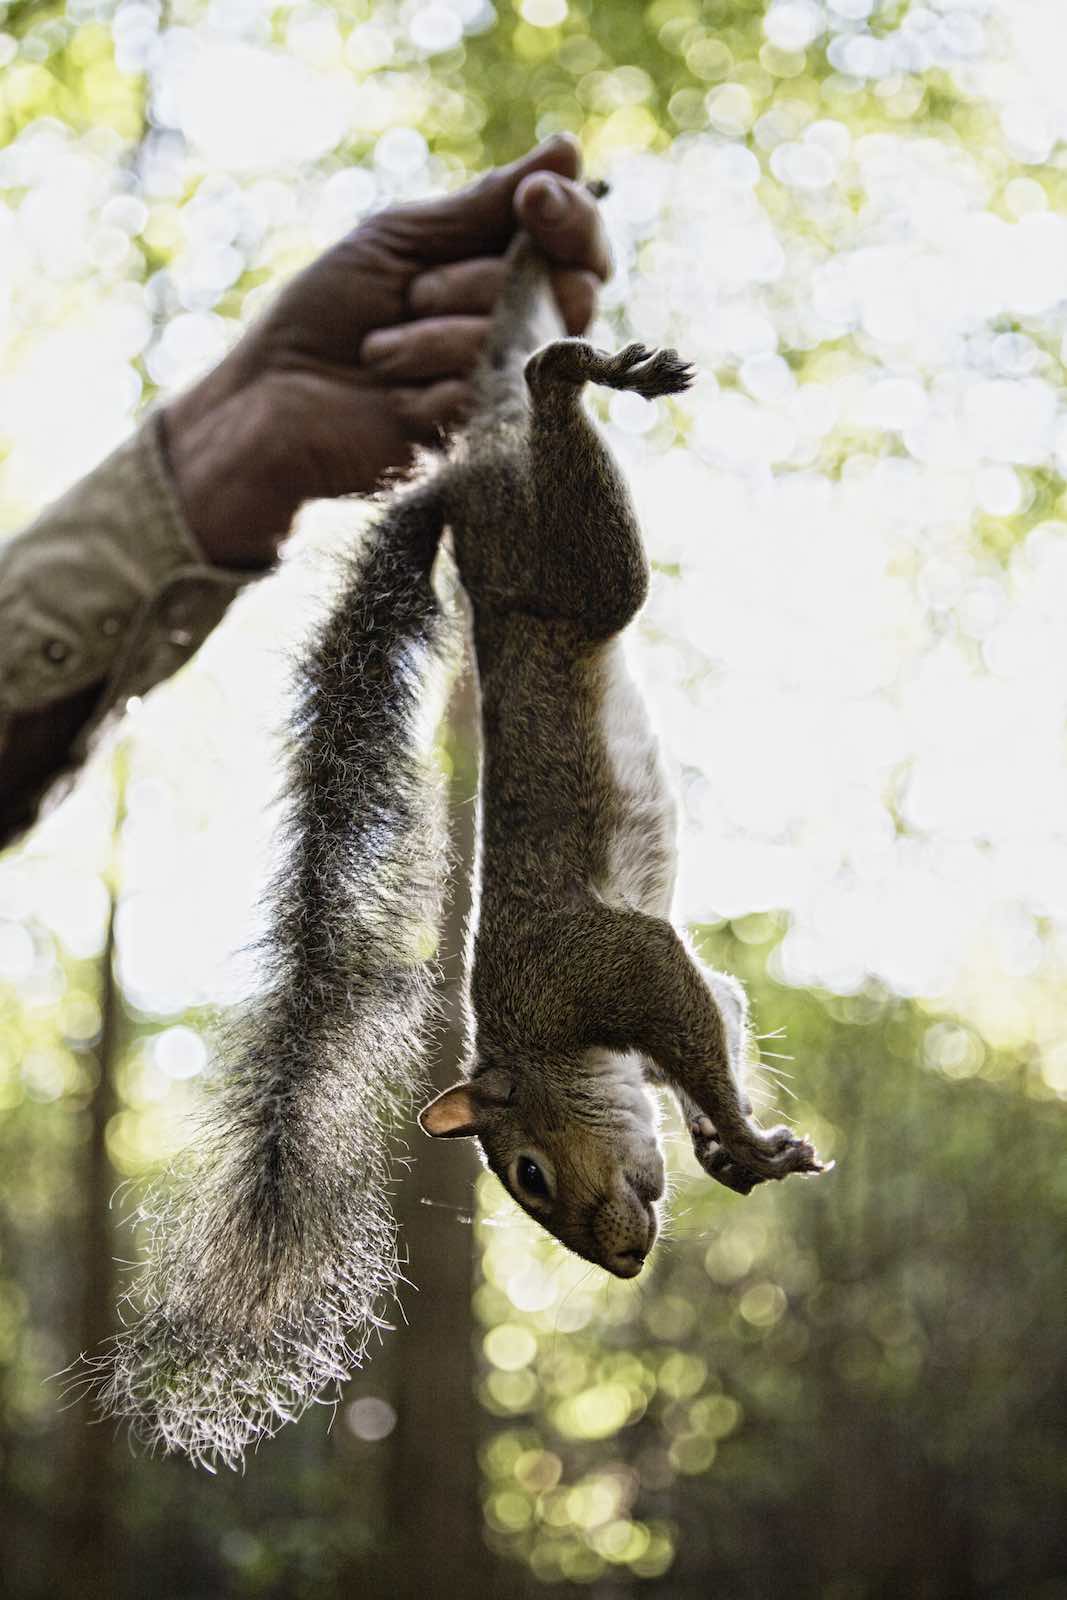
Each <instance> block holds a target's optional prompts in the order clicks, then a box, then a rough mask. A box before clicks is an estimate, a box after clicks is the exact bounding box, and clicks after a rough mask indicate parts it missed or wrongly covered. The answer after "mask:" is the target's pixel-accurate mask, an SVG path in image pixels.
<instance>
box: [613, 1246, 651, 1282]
mask: <svg viewBox="0 0 1067 1600" xmlns="http://www.w3.org/2000/svg"><path fill="white" fill-rule="evenodd" d="M647 1255H648V1252H647V1250H638V1249H637V1247H636V1246H635V1247H634V1248H632V1249H630V1250H615V1251H613V1252H612V1254H611V1256H610V1257H609V1258H608V1260H607V1261H606V1262H605V1263H604V1265H605V1266H606V1267H607V1269H608V1271H609V1272H613V1273H614V1274H615V1276H616V1277H617V1278H636V1277H637V1274H638V1273H639V1272H640V1271H641V1268H642V1267H643V1266H644V1264H645V1259H646V1257H647Z"/></svg>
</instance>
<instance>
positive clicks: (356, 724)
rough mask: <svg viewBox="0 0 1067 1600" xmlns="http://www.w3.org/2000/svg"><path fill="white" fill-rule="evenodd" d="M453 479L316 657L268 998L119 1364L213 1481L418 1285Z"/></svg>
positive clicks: (352, 569)
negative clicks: (438, 562)
mask: <svg viewBox="0 0 1067 1600" xmlns="http://www.w3.org/2000/svg"><path fill="white" fill-rule="evenodd" d="M440 531H441V513H440V507H439V501H438V498H437V496H436V494H435V489H434V485H433V483H432V482H430V483H429V484H426V485H423V486H421V487H415V488H412V489H410V490H409V491H407V492H406V493H402V494H401V495H400V496H398V497H397V498H395V499H393V500H392V501H391V502H390V503H388V504H387V505H386V506H385V507H384V508H383V510H382V511H381V512H380V514H379V517H378V520H377V523H376V524H375V526H374V527H373V528H372V530H371V531H370V532H369V534H368V536H367V538H366V540H365V541H364V543H363V544H362V545H361V547H360V549H359V551H358V552H357V553H356V554H355V555H354V556H353V557H352V558H351V561H350V563H349V567H348V571H347V573H346V578H345V582H344V585H343V591H342V594H341V597H340V599H339V601H338V602H337V604H336V605H335V607H334V609H333V610H332V612H331V614H330V615H329V616H328V618H327V619H326V620H325V622H324V623H323V624H322V625H321V627H320V629H319V631H318V633H317V636H316V637H315V638H314V639H313V640H312V641H311V643H310V645H309V646H308V648H307V649H306V650H305V652H304V656H303V659H302V661H301V663H300V666H299V669H298V699H297V706H296V712H295V716H294V718H293V724H292V750H291V757H290V763H289V781H288V788H287V802H288V820H287V824H286V828H285V832H284V835H283V840H284V845H285V851H284V858H283V860H282V862H281V865H280V867H279V869H278V871H277V873H276V875H275V877H274V880H273V884H272V887H271V889H270V891H269V897H268V906H267V909H268V912H269V917H268V931H267V934H266V936H265V938H264V940H263V942H262V954H263V962H264V969H265V976H266V982H265V984H264V987H263V990H262V993H261V994H260V996H259V997H258V998H257V999H256V1000H255V1001H254V1002H253V1003H251V1004H250V1005H249V1006H248V1008H247V1009H246V1010H245V1011H243V1012H242V1013H241V1014H239V1015H238V1016H237V1017H236V1018H235V1019H234V1020H233V1022H232V1023H231V1024H230V1026H229V1028H228V1029H227V1032H226V1035H225V1036H224V1037H223V1039H222V1047H221V1051H220V1061H221V1066H220V1071H219V1074H218V1079H217V1083H216V1084H215V1086H214V1089H213V1091H212V1092H211V1093H210V1095H209V1101H210V1103H209V1105H208V1108H207V1111H206V1113H205V1114H204V1118H203V1128H202V1131H201V1137H200V1139H199V1141H198V1145H197V1149H196V1152H195V1154H194V1155H192V1156H191V1157H190V1158H189V1163H188V1166H187V1168H185V1169H181V1170H179V1172H178V1173H177V1174H176V1177H175V1180H174V1181H172V1182H171V1183H169V1184H168V1185H167V1186H166V1189H165V1191H161V1195H163V1196H164V1197H163V1198H160V1197H156V1198H154V1199H152V1200H151V1201H150V1202H149V1203H148V1204H147V1205H145V1206H144V1207H142V1209H141V1212H140V1214H139V1216H140V1221H141V1222H142V1223H143V1224H144V1225H145V1226H146V1228H147V1232H148V1234H149V1254H148V1259H147V1262H146V1265H145V1266H144V1268H143V1269H142V1270H141V1271H140V1273H139V1275H138V1278H137V1280H136V1282H135V1284H134V1287H133V1289H132V1291H131V1293H130V1295H129V1297H128V1306H127V1317H126V1320H127V1326H126V1327H125V1329H124V1330H123V1332H121V1333H120V1334H119V1335H118V1336H117V1337H116V1339H115V1340H114V1341H113V1344H112V1346H111V1347H110V1348H109V1350H108V1352H107V1353H106V1354H105V1355H103V1356H101V1357H99V1358H96V1359H95V1360H94V1361H93V1363H92V1365H93V1366H94V1368H95V1388H96V1395H97V1399H98V1402H99V1404H100V1407H101V1409H102V1411H103V1412H104V1413H105V1414H107V1415H111V1416H115V1417H119V1418H123V1419H126V1420H128V1422H129V1424H130V1428H131V1432H132V1434H133V1437H134V1439H135V1440H136V1441H139V1442H141V1443H142V1444H144V1445H147V1446H149V1447H152V1448H161V1449H163V1450H164V1451H184V1452H185V1453H186V1454H187V1455H189V1456H190V1457H191V1458H192V1459H193V1460H194V1461H196V1462H198V1463H200V1464H202V1465H205V1466H209V1467H210V1466H212V1465H213V1464H214V1463H215V1462H222V1463H225V1464H226V1465H229V1466H236V1465H238V1464H239V1463H240V1461H241V1459H242V1456H243V1454H244V1451H245V1450H246V1448H247V1447H248V1446H249V1445H254V1444H255V1443H256V1442H257V1441H259V1440H260V1439H262V1438H264V1437H267V1436H269V1435H271V1434H272V1433H274V1432H275V1431H276V1430H277V1429H278V1428H279V1427H280V1426H281V1424H282V1423H284V1422H288V1421H291V1420H294V1419H295V1418H296V1417H298V1416H299V1415H300V1413H301V1412H302V1411H303V1410H304V1409H305V1408H306V1407H307V1406H308V1405H309V1404H311V1403H312V1402H313V1401H315V1400H317V1399H320V1398H322V1397H323V1396H324V1395H327V1394H328V1393H330V1392H331V1391H332V1392H336V1386H337V1384H339V1383H340V1382H341V1381H342V1380H344V1379H345V1378H346V1377H347V1376H348V1375H349V1374H350V1373H351V1372H352V1371H353V1370H354V1368H356V1367H358V1366H359V1365H360V1363H361V1361H362V1358H363V1355H364V1352H365V1348H366V1345H367V1342H368V1340H369V1339H370V1338H371V1337H372V1336H373V1334H374V1333H375V1332H376V1330H378V1329H379V1328H380V1327H382V1326H383V1323H382V1320H381V1319H382V1314H383V1309H384V1308H385V1306H386V1305H387V1303H388V1301H389V1299H390V1297H391V1295H392V1293H393V1291H394V1289H395V1287H396V1283H397V1279H398V1276H399V1264H398V1257H397V1239H396V1228H395V1224H394V1221H393V1218H392V1214H391V1211H390V1207H389V1203H388V1190H389V1184H390V1180H391V1176H392V1172H391V1166H392V1157H391V1153H390V1139H391V1129H392V1124H393V1121H394V1118H395V1117H396V1115H397V1114H398V1112H399V1110H400V1109H401V1108H402V1107H403V1106H406V1104H407V1102H408V1100H409V1098H410V1095H411V1094H412V1093H413V1092H414V1091H415V1090H416V1089H417V1087H418V1086H419V1082H420V1078H421V1068H422V1062H423V1060H424V1057H425V1052H426V1045H427V1030H428V1027H429V1025H430V1022H431V1020H432V1015H433V978H434V971H433V956H434V953H435V948H436V936H437V929H438V924H439V916H440V900H441V895H442V883H443V879H444V876H445V875H444V873H443V872H442V870H441V864H442V858H443V853H444V849H445V842H444V834H443V808H442V806H441V804H440V798H439V791H440V783H439V781H438V779H437V778H436V777H435V775H434V772H433V767H432V756H431V751H430V748H429V747H430V744H431V735H432V724H431V722H430V720H429V717H430V714H431V710H432V705H433V702H434V700H435V698H436V697H435V696H434V695H433V693H432V689H433V680H434V677H435V674H436V675H437V677H438V679H440V678H441V677H442V676H444V674H442V673H441V672H440V671H439V669H440V667H441V666H442V663H443V660H444V658H445V656H446V655H447V652H448V647H449V637H450V629H449V627H448V623H447V621H446V619H445V617H444V615H443V613H442V610H441V607H440V606H439V603H438V600H437V598H436V596H435V593H434V590H433V587H432V584H431V578H430V569H431V566H432V563H433V559H434V553H435V550H436V547H437V541H438V536H439V534H440Z"/></svg>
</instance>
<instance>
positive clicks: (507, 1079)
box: [419, 1049, 664, 1278]
mask: <svg viewBox="0 0 1067 1600" xmlns="http://www.w3.org/2000/svg"><path fill="white" fill-rule="evenodd" d="M419 1122H420V1123H421V1125H422V1127H423V1129H424V1130H425V1131H426V1132H427V1133H429V1134H431V1135H432V1136H433V1137H434V1138H437V1139H457V1138H463V1137H474V1138H476V1139H477V1140H478V1142H479V1144H480V1145H481V1149H482V1153H483V1155H484V1157H485V1160H486V1163H487V1165H488V1166H489V1167H490V1168H491V1169H492V1171H493V1172H495V1173H496V1175H497V1177H498V1178H499V1179H500V1181H501V1183H502V1184H503V1185H504V1187H505V1188H506V1189H507V1191H508V1193H509V1194H510V1195H511V1197H512V1199H513V1200H515V1201H517V1203H518V1204H519V1205H520V1206H521V1207H522V1209H523V1210H524V1211H525V1212H526V1213H527V1214H528V1215H529V1216H531V1217H533V1218H534V1220H535V1221H537V1222H539V1223H540V1224H541V1226H542V1227H543V1228H545V1229H547V1231H548V1232H549V1233H551V1234H552V1235H553V1237H554V1238H556V1239H558V1240H559V1241H560V1243H561V1244H564V1245H566V1247H567V1248H568V1250H573V1251H574V1253H575V1255H578V1256H581V1257H582V1258H583V1259H584V1260H586V1261H592V1262H595V1263H596V1265H597V1266H600V1267H604V1268H605V1269H606V1270H607V1271H608V1272H611V1273H613V1274H614V1275H615V1276H616V1277H618V1278H635V1277H636V1276H637V1274H638V1273H639V1272H640V1271H641V1268H642V1267H643V1265H644V1263H645V1258H646V1256H647V1255H648V1253H649V1251H650V1250H651V1248H652V1245H653V1243H654V1241H655V1238H656V1233H657V1231H658V1228H659V1218H658V1215H657V1211H656V1202H657V1201H658V1200H659V1199H660V1197H661V1196H662V1194H663V1188H664V1171H663V1157H662V1154H661V1152H660V1147H659V1140H658V1138H657V1136H656V1112H655V1109H654V1104H653V1101H652V1098H651V1096H650V1095H649V1093H648V1091H647V1090H646V1088H645V1086H644V1082H643V1078H642V1073H641V1064H640V1060H639V1058H638V1057H636V1056H628V1055H624V1054H620V1053H617V1052H615V1051H611V1050H604V1049H594V1050H586V1051H583V1052H581V1055H580V1056H576V1057H574V1058H571V1057H562V1056H561V1057H558V1058H557V1057H544V1058H540V1057H539V1058H533V1057H530V1058H526V1059H523V1060H522V1061H512V1062H509V1063H508V1064H507V1065H503V1064H501V1063H500V1062H493V1063H488V1062H482V1063H480V1064H479V1065H478V1066H476V1067H475V1069H474V1072H473V1073H472V1075H471V1077H470V1078H468V1079H465V1080H464V1081H463V1082H462V1083H457V1084H454V1085H453V1087H452V1088H451V1089H446V1090H445V1092H444V1094H441V1095H438V1097H437V1099H436V1100H433V1101H431V1103H430V1104H429V1105H428V1106H426V1107H425V1108H424V1110H423V1111H422V1113H421V1114H420V1116H419Z"/></svg>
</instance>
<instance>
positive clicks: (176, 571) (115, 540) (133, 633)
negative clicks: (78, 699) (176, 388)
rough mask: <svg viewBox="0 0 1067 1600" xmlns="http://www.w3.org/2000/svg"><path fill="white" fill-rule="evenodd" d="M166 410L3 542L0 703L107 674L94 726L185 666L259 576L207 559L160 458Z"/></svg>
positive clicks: (12, 703) (57, 693) (62, 691)
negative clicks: (239, 594)
mask: <svg viewBox="0 0 1067 1600" xmlns="http://www.w3.org/2000/svg"><path fill="white" fill-rule="evenodd" d="M161 420H162V419H161V416H160V413H159V412H158V411H156V412H153V413H151V414H150V415H149V416H148V417H147V418H146V420H145V421H144V423H143V424H142V426H141V427H140V428H139V430H138V431H137V433H135V434H134V435H133V437H132V438H131V439H129V440H127V442H126V443H125V444H123V445H121V446H120V447H119V449H118V450H116V451H115V452H114V453H113V454H112V455H111V456H109V457H108V458H107V460H106V461H104V462H103V463H102V464H101V465H100V466H99V467H98V468H97V469H96V470H95V471H94V472H93V473H91V474H90V475H89V477H88V478H85V479H83V480H82V481H81V482H80V483H78V484H76V485H75V486H74V488H72V489H71V490H69V491H68V492H67V494H65V495H64V496H63V497H62V498H61V499H60V500H58V501H56V502H55V503H54V504H53V505H51V506H49V507H48V508H47V509H46V510H45V511H44V512H42V514H41V515H40V516H39V517H38V518H37V520H36V521H35V522H34V523H33V524H31V526H30V527H29V528H28V529H27V530H26V532H25V533H22V534H20V535H19V536H17V537H16V538H15V539H14V540H12V541H11V543H10V544H8V545H6V546H4V547H3V548H2V549H0V712H6V713H8V714H11V715H17V714H20V713H25V712H29V711H34V710H38V709H40V708H42V707H45V706H47V705H50V704H53V703H55V702H58V701H60V700H63V699H66V698H67V697H68V696H70V695H72V694H74V693H76V692H78V691H79V690H82V689H85V688H87V687H88V686H89V685H90V684H93V683H100V684H106V685H107V688H106V690H105V691H104V692H103V694H102V696H101V701H100V702H99V704H98V707H97V711H96V714H95V715H94V717H93V725H94V726H95V725H96V724H98V723H99V721H100V720H101V719H102V718H103V716H104V715H106V713H107V712H108V711H109V710H110V709H111V707H112V706H113V705H115V704H117V703H122V702H123V701H124V700H125V699H126V698H128V697H129V696H130V695H132V694H141V693H143V692H144V691H145V690H146V689H148V688H150V687H151V686H152V685H153V684H154V683H156V682H158V681H159V680H160V679H161V678H164V677H167V676H169V674H170V673H172V672H174V671H175V670H176V669H177V668H178V667H179V666H181V665H182V664H183V662H184V661H185V660H187V659H188V658H189V656H191V655H192V654H193V653H194V652H195V651H196V649H197V648H198V647H199V646H200V644H202V643H203V640H204V639H205V638H206V637H207V635H208V633H210V631H211V630H212V628H214V627H215V626H216V624H217V623H218V622H219V620H220V619H221V617H222V615H223V614H224V612H225V610H226V607H227V606H228V604H229V602H230V600H231V599H232V598H233V596H234V594H236V592H237V591H238V590H239V589H240V588H242V587H243V586H244V584H245V583H247V582H249V581H250V579H251V578H253V577H255V576H257V574H254V573H249V572H243V571H242V572H237V571H230V570H227V569H225V568H219V567H213V566H211V565H210V564H209V563H208V562H207V561H206V560H205V557H204V555H203V552H202V551H201V550H200V548H199V546H198V545H197V543H196V540H195V538H194V537H193V534H192V532H191V531H190V529H189V528H188V526H187V524H186V522H185V519H184V516H183V514H182V510H181V506H180V504H179V501H178V497H177V493H176V491H175V488H174V484H173V481H172V479H171V476H170V472H169V469H168V467H167V464H166V459H165V455H164V448H163V441H162V433H161ZM89 731H90V730H89V729H87V730H86V733H87V734H88V732H89ZM80 742H81V741H79V743H80Z"/></svg>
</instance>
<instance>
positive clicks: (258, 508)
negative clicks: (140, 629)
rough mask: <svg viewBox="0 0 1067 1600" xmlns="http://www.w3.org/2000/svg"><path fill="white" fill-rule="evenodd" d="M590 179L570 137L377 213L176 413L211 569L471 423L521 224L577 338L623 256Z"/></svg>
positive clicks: (309, 272) (183, 466) (174, 427)
mask: <svg viewBox="0 0 1067 1600" xmlns="http://www.w3.org/2000/svg"><path fill="white" fill-rule="evenodd" d="M579 169H580V155H579V151H578V147H577V144H576V143H575V142H574V141H573V140H572V139H570V138H568V137H564V136H560V137H557V138H554V139H551V140H549V141H548V142H547V143H545V144H543V145H540V146H539V147H538V148H537V149H536V150H533V151H531V152H530V153H529V154H528V155H527V156H525V157H523V159H522V160H521V161H517V162H514V163H513V164H512V165H511V166H507V167H500V168H497V169H496V170H494V171H493V172H490V173H489V174H488V175H487V176H486V177H484V178H482V179H481V180H480V181H479V182H477V183H475V184H473V185H471V186H470V187H468V188H465V189H462V190H460V191H458V192H457V193H456V194H452V195H447V196H445V197H443V198H441V199H436V200H429V201H420V202H419V203H417V204H413V205H397V206H389V207H387V208H385V209H383V210H382V211H379V212H378V213H376V214H375V215H374V216H371V217H369V218H368V219H367V220H366V221H365V222H363V223H361V224H360V226H359V227H358V228H356V229H355V230H354V231H353V232H352V233H350V234H349V235H348V236H347V237H346V238H344V239H342V240H341V241H340V243H339V244H336V245H334V246H333V247H332V249H330V250H327V251H326V252H325V253H324V254H323V255H321V256H320V257H319V258H318V259H317V260H316V261H313V262H312V263H311V265H310V266H309V267H307V268H306V269H305V270H304V271H303V272H301V273H300V274H299V275H298V276H297V277H296V278H294V279H293V281H292V282H291V283H290V284H288V285H287V286H286V287H285V288H284V289H283V290H282V291H281V293H280V294H279V295H278V297H277V299H276V300H275V301H274V302H273V304H272V305H271V306H270V308H269V309H268V310H267V312H266V313H265V314H264V316H263V317H262V318H261V319H260V320H259V321H258V322H257V323H255V324H254V325H253V326H252V327H251V328H250V329H249V331H248V332H247V333H246V334H245V335H244V337H243V338H242V339H241V340H240V341H239V343H238V344H237V345H236V346H235V347H234V349H233V350H232V351H231V352H230V353H229V355H227V356H226V357H225V359H224V360H223V361H222V362H220V363H219V365H218V366H217V367H215V368H214V369H213V370H212V371H211V372H210V373H208V374H207V376H206V377H205V378H203V379H202V380H201V381H200V382H199V383H197V384H196V385H194V386H193V388H191V389H189V390H188V391H187V392H186V393H185V394H182V395H179V396H178V397H177V398H176V399H175V400H173V401H171V402H170V403H169V404H168V405H167V406H166V407H165V410H164V430H165V435H166V441H167V451H168V456H169V458H170V463H171V467H172V470H173V472H174V476H175V479H176V481H177V485H178V492H179V495H180V498H181V500H182V504H183V507H184V509H185V512H186V516H187V518H188V521H189V524H190V526H191V528H192V530H193V532H194V533H195V534H196V536H197V538H198V540H199V542H200V544H201V546H202V547H203V549H204V551H205V553H206V554H207V555H208V557H209V558H210V559H211V560H212V561H215V562H217V563H219V564H221V565H226V566H248V567H256V566H260V565H264V564H266V563H268V562H269V561H270V560H271V559H272V558H273V556H274V554H275V552H276V550H277V546H278V543H279V542H280V540H281V539H282V538H284V536H285V534H286V533H287V531H288V528H289V523H290V521H291V519H292V516H293V514H294V512H295V511H296V509H297V507H298V506H299V505H300V504H301V503H302V501H304V500H307V499H312V498H316V497H319V496H333V495H341V494H358V493H366V492H369V491H371V490H373V489H375V488H377V487H378V486H379V485H380V484H381V483H382V482H383V480H384V479H385V478H386V477H387V475H388V474H389V473H390V472H391V471H394V470H397V469H401V468H403V467H405V466H407V465H408V464H409V463H410V461H411V458H412V455H413V453H414V451H415V448H416V447H417V446H418V445H420V444H422V445H432V444H435V443H437V442H440V441H441V440H442V439H443V438H444V437H445V436H446V435H447V432H448V430H449V428H450V427H452V426H453V425H454V424H455V423H457V422H458V421H460V420H461V419H462V417H463V416H464V414H465V411H466V409H467V407H468V406H469V403H470V400H471V388H470V376H471V372H472V369H473V367H474V364H475V362H476V361H477V358H478V354H479V352H480V350H481V347H482V344H483V342H484V340H485V336H486V333H487V330H488V326H489V318H490V315H491V312H492V308H493V304H494V302H495V300H496V298H497V295H498V294H499V293H500V289H501V287H502V284H503V281H504V274H505V267H504V262H503V259H502V256H503V251H504V250H505V249H506V247H507V244H508V241H509V239H510V238H511V236H512V234H513V233H514V232H515V230H516V228H517V227H519V226H522V227H524V228H526V229H528V231H529V232H530V233H531V234H532V235H533V236H534V237H535V238H536V239H537V241H538V243H539V244H540V245H541V247H542V249H543V250H544V252H545V254H546V255H547V256H548V257H549V259H550V260H551V261H553V262H554V263H556V266H555V270H554V271H553V276H552V281H553V287H554V290H555V294H556V298H557V300H558V302H559V306H560V310H561V313H562V315H563V318H564V321H565V323H566V326H567V331H568V332H569V333H572V334H578V333H581V332H583V331H584V329H585V328H586V327H587V325H588V323H589V321H590V319H591V317H592V314H593V309H594V305H595V300H596V291H597V285H598V281H599V280H602V279H604V278H606V277H607V276H608V273H609V271H610V259H609V254H608V249H607V244H606V241H605V238H604V233H603V228H602V225H601V222H600V219H599V216H598V214H597V209H596V205H595V203H594V201H593V200H592V198H591V197H590V196H589V194H588V193H587V192H586V191H585V190H584V189H583V188H581V187H580V186H579V185H578V183H577V182H576V181H575V180H576V179H577V176H578V172H579Z"/></svg>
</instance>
